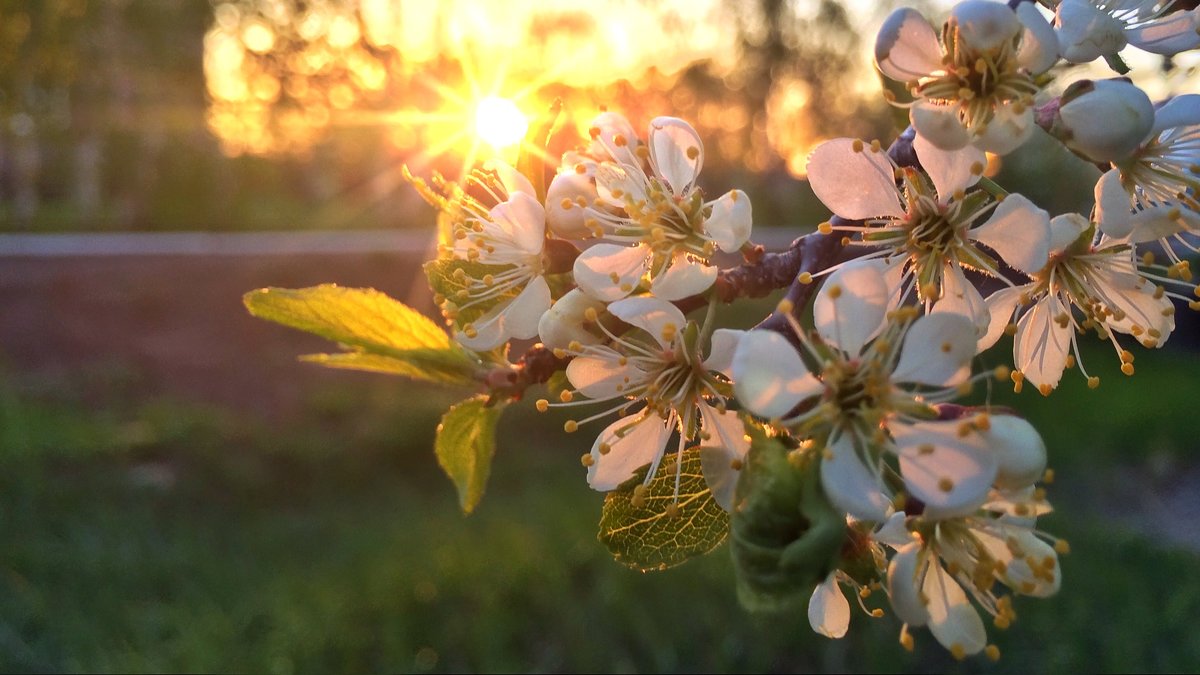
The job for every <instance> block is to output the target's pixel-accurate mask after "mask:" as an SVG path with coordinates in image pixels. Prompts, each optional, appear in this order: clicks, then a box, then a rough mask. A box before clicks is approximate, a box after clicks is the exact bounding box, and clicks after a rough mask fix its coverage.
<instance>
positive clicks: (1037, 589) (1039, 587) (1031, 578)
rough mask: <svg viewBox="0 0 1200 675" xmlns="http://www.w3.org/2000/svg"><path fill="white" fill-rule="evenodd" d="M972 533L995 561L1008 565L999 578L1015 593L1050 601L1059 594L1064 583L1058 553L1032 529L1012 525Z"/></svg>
mask: <svg viewBox="0 0 1200 675" xmlns="http://www.w3.org/2000/svg"><path fill="white" fill-rule="evenodd" d="M972 532H973V534H975V536H976V537H977V538H978V540H979V543H980V544H982V545H983V546H984V548H986V549H987V551H988V553H989V554H990V555H991V556H992V557H993V558H994V559H996V560H997V561H999V562H1002V563H1004V567H1003V569H1004V573H1003V574H997V576H998V577H999V578H1000V580H1001V581H1003V582H1004V584H1005V585H1007V586H1008V587H1009V588H1011V589H1013V592H1014V593H1020V594H1021V595H1029V596H1033V597H1035V598H1046V597H1049V596H1051V595H1054V594H1055V593H1057V592H1058V588H1059V585H1060V584H1061V582H1062V571H1061V570H1060V569H1059V566H1058V554H1057V553H1056V552H1055V551H1054V547H1052V546H1050V545H1049V544H1047V543H1046V542H1044V541H1042V540H1041V539H1038V538H1037V536H1036V535H1034V534H1033V533H1032V532H1030V531H1029V529H1028V528H1025V527H1020V526H1016V525H1009V526H1008V527H1004V528H1003V529H1002V530H1001V532H997V533H993V532H987V531H982V530H973V531H972ZM1018 553H1019V555H1018ZM1047 561H1050V563H1049V566H1047Z"/></svg>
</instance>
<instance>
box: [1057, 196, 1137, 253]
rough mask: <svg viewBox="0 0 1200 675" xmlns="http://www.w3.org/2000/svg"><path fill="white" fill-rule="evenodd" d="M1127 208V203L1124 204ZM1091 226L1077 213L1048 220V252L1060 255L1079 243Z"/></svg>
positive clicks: (1065, 214)
mask: <svg viewBox="0 0 1200 675" xmlns="http://www.w3.org/2000/svg"><path fill="white" fill-rule="evenodd" d="M1126 208H1128V202H1126ZM1091 226H1092V224H1091V222H1090V221H1088V219H1087V218H1084V217H1083V216H1081V215H1079V214H1078V213H1064V214H1062V215H1061V216H1054V217H1053V218H1051V219H1050V252H1051V253H1061V252H1063V251H1065V250H1066V249H1067V247H1068V246H1070V245H1071V244H1074V243H1075V242H1076V241H1079V237H1081V236H1083V233H1084V232H1087V231H1088V228H1090V227H1091Z"/></svg>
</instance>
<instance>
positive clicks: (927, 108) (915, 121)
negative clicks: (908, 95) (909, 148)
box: [908, 100, 971, 151]
mask: <svg viewBox="0 0 1200 675" xmlns="http://www.w3.org/2000/svg"><path fill="white" fill-rule="evenodd" d="M908 118H909V120H910V121H911V122H912V125H913V128H914V129H916V130H917V136H919V137H923V138H925V139H927V140H928V141H929V142H930V143H932V144H933V145H934V146H936V147H939V148H941V149H942V150H947V151H952V150H960V149H962V148H965V147H967V144H968V143H970V142H971V134H970V133H968V132H967V129H966V127H964V126H963V124H962V122H961V121H959V119H958V112H957V111H956V110H955V109H954V108H953V107H951V106H948V105H937V104H934V103H930V102H928V101H925V100H920V101H917V103H916V105H914V106H913V107H912V108H910V109H909V111H908Z"/></svg>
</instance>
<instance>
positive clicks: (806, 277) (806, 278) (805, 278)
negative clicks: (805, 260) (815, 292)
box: [796, 272, 813, 286]
mask: <svg viewBox="0 0 1200 675" xmlns="http://www.w3.org/2000/svg"><path fill="white" fill-rule="evenodd" d="M796 281H799V282H800V283H802V284H804V285H805V286H807V285H808V284H811V283H812V282H813V276H812V274H809V273H808V272H801V273H800V274H799V275H798V276H797V277H796Z"/></svg>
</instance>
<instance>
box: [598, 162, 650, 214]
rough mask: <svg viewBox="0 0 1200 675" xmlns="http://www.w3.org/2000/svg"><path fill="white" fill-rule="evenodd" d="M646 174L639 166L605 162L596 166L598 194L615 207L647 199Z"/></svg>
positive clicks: (622, 206) (623, 206)
mask: <svg viewBox="0 0 1200 675" xmlns="http://www.w3.org/2000/svg"><path fill="white" fill-rule="evenodd" d="M647 184H648V183H647V179H646V174H644V173H642V170H641V169H639V168H637V167H632V166H625V165H620V164H613V163H612V162H604V163H602V164H600V165H599V166H597V167H596V194H597V195H599V197H600V199H601V200H603V201H604V202H605V203H607V204H609V205H610V206H612V207H614V208H622V209H623V208H625V207H626V206H627V205H629V204H637V203H640V202H644V201H646V198H647V197H646V186H647Z"/></svg>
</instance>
